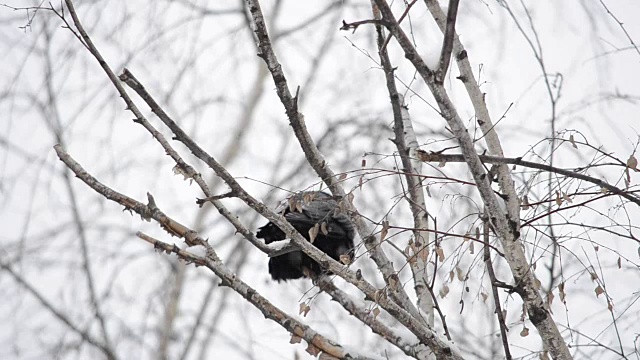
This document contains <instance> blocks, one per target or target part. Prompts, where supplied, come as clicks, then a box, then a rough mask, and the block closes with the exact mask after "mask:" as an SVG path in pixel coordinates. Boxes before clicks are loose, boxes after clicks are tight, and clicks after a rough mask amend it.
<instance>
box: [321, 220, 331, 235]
mask: <svg viewBox="0 0 640 360" xmlns="http://www.w3.org/2000/svg"><path fill="white" fill-rule="evenodd" d="M320 231H321V232H322V234H323V235H329V229H327V222H326V221H324V222H322V223H321V224H320Z"/></svg>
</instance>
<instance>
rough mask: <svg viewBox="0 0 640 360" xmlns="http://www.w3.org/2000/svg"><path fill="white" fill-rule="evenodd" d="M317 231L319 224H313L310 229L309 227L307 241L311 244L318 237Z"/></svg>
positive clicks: (318, 230)
mask: <svg viewBox="0 0 640 360" xmlns="http://www.w3.org/2000/svg"><path fill="white" fill-rule="evenodd" d="M318 232H320V224H315V225H314V226H313V227H312V228H311V229H309V242H310V243H312V244H313V242H314V241H315V240H316V237H318Z"/></svg>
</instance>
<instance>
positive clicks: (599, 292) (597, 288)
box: [594, 285, 604, 297]
mask: <svg viewBox="0 0 640 360" xmlns="http://www.w3.org/2000/svg"><path fill="white" fill-rule="evenodd" d="M594 291H595V292H596V297H600V295H602V294H604V289H603V288H602V286H600V285H598V286H596V288H595V290H594Z"/></svg>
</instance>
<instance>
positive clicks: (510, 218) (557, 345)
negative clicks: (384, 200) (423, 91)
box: [375, 0, 572, 359]
mask: <svg viewBox="0 0 640 360" xmlns="http://www.w3.org/2000/svg"><path fill="white" fill-rule="evenodd" d="M426 1H427V5H429V1H430V0H426ZM375 2H376V4H377V5H378V7H379V9H380V11H381V13H382V18H383V20H384V21H386V22H387V23H389V24H390V25H389V31H390V32H391V34H392V35H393V36H394V37H395V39H396V40H397V41H398V44H399V45H400V47H401V48H402V50H403V52H404V54H405V57H406V58H407V59H408V60H409V61H410V62H411V63H412V64H413V66H414V67H415V68H416V70H417V72H418V73H419V74H420V76H421V77H422V79H423V80H424V81H425V83H426V85H427V86H428V87H429V90H430V91H431V93H432V95H433V97H434V99H435V100H436V102H437V104H438V107H439V109H440V112H441V115H442V117H443V118H444V119H445V120H446V121H447V124H448V126H449V129H450V130H451V132H452V133H453V135H454V136H455V137H456V139H457V140H458V144H459V145H460V149H461V150H462V154H463V156H464V158H465V161H466V163H467V165H468V166H469V170H470V171H471V174H472V175H473V178H474V181H475V183H476V186H477V187H478V191H479V192H480V196H481V198H482V200H483V202H484V204H485V207H486V209H487V211H488V212H489V216H490V220H491V222H492V223H493V225H494V227H495V228H496V233H497V235H498V237H499V239H500V241H501V244H502V246H503V248H504V249H505V259H506V260H507V263H508V264H509V267H510V269H511V272H512V274H513V277H514V279H515V281H516V284H518V286H519V287H520V292H519V293H520V295H521V297H522V299H523V301H524V304H525V307H526V309H527V312H528V314H529V319H530V320H531V322H532V323H533V324H534V326H535V327H536V328H537V329H538V332H539V334H540V336H541V337H542V340H543V342H544V345H545V346H546V347H547V348H548V349H549V350H550V352H551V354H552V356H553V357H554V358H556V359H571V358H572V356H571V353H570V352H569V349H568V347H567V345H566V343H565V342H564V339H563V338H562V335H561V334H560V331H559V330H558V327H557V325H556V323H555V322H554V321H553V318H552V317H551V314H550V312H549V310H548V305H547V304H546V303H545V301H544V300H543V298H542V296H541V295H540V293H539V292H538V290H537V289H536V286H535V275H534V273H533V272H532V271H531V267H530V266H529V264H528V262H527V258H526V256H525V254H524V251H523V249H522V244H521V243H520V242H518V241H517V240H518V238H519V237H520V232H519V226H520V224H519V210H520V206H519V203H518V199H517V196H516V192H515V186H514V184H513V179H512V178H511V174H510V173H509V169H508V167H507V166H506V165H504V164H503V165H500V167H499V169H498V181H499V184H500V186H501V189H502V193H503V194H504V195H506V196H507V213H506V214H505V213H504V212H502V210H501V209H500V207H499V205H498V200H497V199H496V197H495V195H494V194H493V191H492V189H491V185H490V183H489V182H488V180H487V179H486V174H485V171H484V168H483V165H482V162H481V160H480V158H479V157H478V154H476V152H475V148H474V143H473V141H472V139H471V137H470V136H469V133H468V131H467V129H466V127H465V126H464V123H463V122H462V119H461V118H460V116H459V114H458V113H457V110H456V108H455V105H454V104H453V103H452V101H451V99H450V98H449V96H448V94H447V92H446V90H445V88H444V87H443V86H442V84H438V83H437V81H436V79H435V74H434V73H433V71H431V70H430V69H429V68H428V67H427V65H426V64H425V63H424V61H423V60H422V58H421V57H420V55H419V54H418V53H417V51H416V49H415V48H414V47H413V44H412V43H411V41H410V39H409V38H408V37H407V35H406V34H405V33H404V31H403V30H402V28H401V27H400V26H399V25H398V23H397V21H396V19H395V17H394V15H393V12H392V11H391V8H390V7H389V5H388V4H387V2H386V1H384V0H375ZM432 2H433V1H432ZM431 5H433V4H431ZM436 5H438V6H437V7H438V9H440V8H439V4H437V2H436ZM432 7H433V6H432ZM430 10H431V8H430ZM440 14H441V15H443V14H442V9H440ZM458 44H459V41H458ZM454 50H455V40H454ZM461 54H462V53H458V56H457V58H459V57H461ZM464 56H465V57H466V52H464ZM474 83H475V81H474ZM467 89H469V87H468V88H467ZM477 90H479V88H478V89H477ZM468 91H469V90H468ZM471 94H472V93H471V92H470V96H471ZM473 94H475V95H478V94H476V93H473ZM480 95H481V93H480ZM477 100H478V99H475V100H474V99H472V102H474V107H476V115H477V116H478V123H479V124H480V126H481V128H482V129H483V132H485V139H486V141H487V146H488V147H489V149H490V151H491V152H492V154H495V155H500V156H501V155H502V148H501V146H500V142H499V140H498V136H497V134H496V133H495V131H493V126H492V124H491V121H490V117H489V113H488V110H487V108H486V106H484V101H483V99H482V97H480V99H479V100H481V102H480V103H477V102H478V101H477ZM480 105H482V106H480ZM479 111H484V113H483V114H482V113H479Z"/></svg>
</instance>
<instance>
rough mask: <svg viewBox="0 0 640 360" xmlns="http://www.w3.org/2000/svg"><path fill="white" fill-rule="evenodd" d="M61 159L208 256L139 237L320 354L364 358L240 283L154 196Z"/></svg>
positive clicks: (108, 195)
mask: <svg viewBox="0 0 640 360" xmlns="http://www.w3.org/2000/svg"><path fill="white" fill-rule="evenodd" d="M54 149H55V150H56V154H57V155H58V158H59V159H60V160H61V161H62V162H63V163H64V164H65V165H66V166H67V167H68V168H69V169H71V171H73V172H74V174H75V175H76V176H77V177H78V178H79V179H80V180H82V181H83V182H84V183H85V184H87V185H88V186H89V187H90V188H92V189H93V190H95V191H96V192H97V193H99V194H100V195H102V196H104V197H105V198H107V199H108V200H111V201H114V202H116V203H118V204H120V205H122V206H124V207H125V210H128V211H133V212H135V213H137V214H138V215H140V217H142V218H143V219H144V220H147V221H149V220H151V219H153V220H155V221H156V222H157V223H158V224H159V225H160V226H161V227H162V229H163V230H165V231H166V232H167V233H168V234H169V235H172V236H177V237H179V238H182V239H184V241H185V242H186V243H187V245H189V246H203V247H204V248H205V249H206V257H200V256H197V255H194V254H192V253H189V252H188V251H185V250H182V249H180V248H179V247H178V246H176V245H171V244H167V243H163V242H160V241H157V240H155V239H153V238H151V237H149V236H147V235H144V234H139V235H138V236H139V237H140V238H141V239H143V240H145V241H147V242H150V243H152V244H153V245H154V247H155V248H157V249H161V250H163V251H166V252H168V253H175V254H176V255H178V256H179V257H181V258H183V259H185V260H187V261H189V262H192V263H195V264H196V265H200V266H206V267H207V268H209V269H210V270H211V271H212V272H213V273H215V274H216V275H217V276H218V277H219V278H220V279H221V280H222V284H223V285H226V286H229V287H230V288H232V289H233V290H234V291H235V292H237V293H238V294H240V295H241V296H242V297H244V298H245V299H246V300H248V301H249V302H250V303H251V304H252V305H254V306H255V307H256V308H257V309H258V310H260V311H261V312H262V313H263V315H264V316H265V317H266V318H268V319H271V320H273V321H275V322H277V323H278V324H280V325H281V326H282V327H283V328H285V329H286V330H287V331H289V332H290V333H291V334H292V335H293V336H297V337H299V338H302V339H305V341H307V343H309V344H311V345H313V346H315V347H316V348H318V349H319V350H320V351H322V352H325V353H327V354H329V355H331V356H334V357H337V358H339V359H351V358H364V357H353V356H351V355H350V354H349V353H348V352H347V351H346V350H344V349H343V348H342V347H341V346H340V345H339V344H336V343H334V342H333V341H331V340H329V339H327V338H326V337H324V336H323V335H321V334H319V333H317V332H316V331H315V330H313V329H312V328H311V327H309V326H307V325H305V324H303V323H301V322H299V321H297V320H296V319H295V318H293V317H291V316H290V315H288V314H286V313H285V312H283V311H282V310H280V309H279V308H277V307H275V306H274V305H273V304H271V303H270V302H269V301H268V300H267V299H265V298H264V297H262V296H261V295H260V294H259V293H258V292H257V291H256V290H254V289H252V288H251V287H250V286H249V285H247V284H246V283H244V282H243V281H242V280H240V279H239V278H238V277H237V276H236V275H235V274H233V272H231V270H230V269H228V268H227V267H226V266H225V265H224V264H223V263H222V260H220V258H219V257H218V255H217V254H216V252H215V250H214V249H213V248H212V247H211V245H209V243H208V242H207V240H205V239H204V238H202V237H201V236H200V235H199V234H198V233H197V232H196V231H194V230H192V229H190V228H188V227H186V226H184V225H182V224H180V223H179V222H178V221H176V220H173V219H172V218H170V217H169V216H167V215H166V214H165V213H164V212H162V211H161V210H160V209H159V208H158V206H157V205H156V203H155V200H154V199H153V197H152V196H151V195H150V194H147V197H148V204H147V205H145V204H143V203H141V202H139V201H137V200H135V199H133V198H130V197H128V196H126V195H124V194H122V193H119V192H117V191H115V190H113V189H111V188H109V187H108V186H106V185H104V184H102V183H101V182H100V181H98V180H97V179H96V178H94V177H93V176H92V175H91V174H89V173H88V172H87V171H86V170H85V169H83V168H82V166H81V165H80V164H78V163H77V162H76V161H75V160H74V159H73V158H72V157H71V156H70V155H69V154H68V153H67V152H66V151H65V150H64V149H63V148H62V146H60V145H56V146H54Z"/></svg>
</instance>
